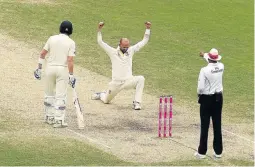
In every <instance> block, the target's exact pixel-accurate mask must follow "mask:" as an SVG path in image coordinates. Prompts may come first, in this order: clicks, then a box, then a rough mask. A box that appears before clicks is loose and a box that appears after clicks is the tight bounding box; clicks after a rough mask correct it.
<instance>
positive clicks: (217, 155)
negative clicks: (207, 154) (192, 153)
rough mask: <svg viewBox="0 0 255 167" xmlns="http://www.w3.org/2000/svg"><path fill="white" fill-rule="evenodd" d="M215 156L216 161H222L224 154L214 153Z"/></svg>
mask: <svg viewBox="0 0 255 167" xmlns="http://www.w3.org/2000/svg"><path fill="white" fill-rule="evenodd" d="M213 156H214V158H215V159H220V158H221V157H222V154H216V153H214V154H213Z"/></svg>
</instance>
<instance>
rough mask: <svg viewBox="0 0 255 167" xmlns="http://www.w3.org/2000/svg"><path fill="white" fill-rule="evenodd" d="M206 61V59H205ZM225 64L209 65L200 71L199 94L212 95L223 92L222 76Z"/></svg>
mask: <svg viewBox="0 0 255 167" xmlns="http://www.w3.org/2000/svg"><path fill="white" fill-rule="evenodd" d="M205 59H206V58H205ZM223 72H224V64H222V63H221V62H217V63H208V65H207V66H206V67H203V68H202V69H201V70H200V74H199V78H198V87H197V93H198V94H205V95H212V94H215V93H217V92H222V91H223V86H222V76H223Z"/></svg>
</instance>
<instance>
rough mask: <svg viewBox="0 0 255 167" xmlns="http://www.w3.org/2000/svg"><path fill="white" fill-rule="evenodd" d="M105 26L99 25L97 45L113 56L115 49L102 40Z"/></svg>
mask: <svg viewBox="0 0 255 167" xmlns="http://www.w3.org/2000/svg"><path fill="white" fill-rule="evenodd" d="M103 26H104V23H103V22H100V23H99V24H98V32H97V43H98V44H99V45H100V46H101V48H103V49H104V51H105V52H106V53H107V54H108V55H109V54H111V52H112V51H114V48H112V47H111V46H109V45H108V44H107V43H105V42H104V41H103V39H102V33H101V30H102V28H103Z"/></svg>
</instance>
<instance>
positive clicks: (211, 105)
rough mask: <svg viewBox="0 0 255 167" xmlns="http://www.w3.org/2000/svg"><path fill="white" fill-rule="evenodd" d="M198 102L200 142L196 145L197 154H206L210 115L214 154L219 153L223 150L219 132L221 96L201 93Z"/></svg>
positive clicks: (219, 94)
mask: <svg viewBox="0 0 255 167" xmlns="http://www.w3.org/2000/svg"><path fill="white" fill-rule="evenodd" d="M198 102H199V103H200V121H201V131H200V143H199V147H198V153H199V154H206V152H207V140H208V130H209V125H210V117H212V122H213V134H214V138H213V149H214V151H215V153H216V154H218V155H219V154H221V153H222V150H223V146H222V134H221V113H222V104H223V96H222V94H221V93H218V94H214V95H201V96H200V97H199V101H198Z"/></svg>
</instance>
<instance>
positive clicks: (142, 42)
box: [131, 21, 151, 52]
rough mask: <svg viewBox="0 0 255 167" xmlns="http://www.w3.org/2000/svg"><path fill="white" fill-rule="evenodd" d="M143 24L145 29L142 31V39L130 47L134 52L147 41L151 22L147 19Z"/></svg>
mask: <svg viewBox="0 0 255 167" xmlns="http://www.w3.org/2000/svg"><path fill="white" fill-rule="evenodd" d="M145 26H146V30H145V33H144V37H143V40H142V41H140V42H138V43H137V44H135V45H134V46H132V47H131V48H132V49H133V50H134V52H138V51H139V50H140V49H141V48H142V47H144V46H145V45H146V44H147V43H148V41H149V38H150V28H151V23H150V22H148V21H147V22H145Z"/></svg>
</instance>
